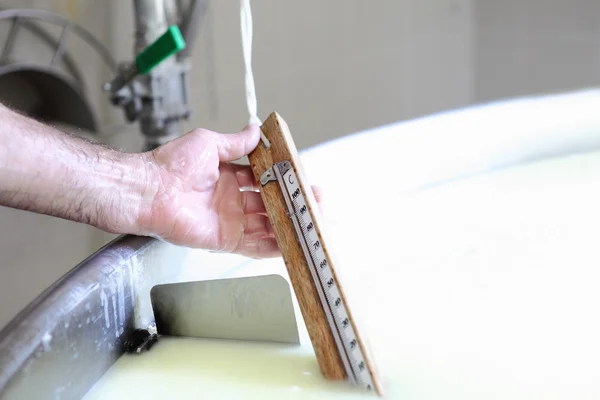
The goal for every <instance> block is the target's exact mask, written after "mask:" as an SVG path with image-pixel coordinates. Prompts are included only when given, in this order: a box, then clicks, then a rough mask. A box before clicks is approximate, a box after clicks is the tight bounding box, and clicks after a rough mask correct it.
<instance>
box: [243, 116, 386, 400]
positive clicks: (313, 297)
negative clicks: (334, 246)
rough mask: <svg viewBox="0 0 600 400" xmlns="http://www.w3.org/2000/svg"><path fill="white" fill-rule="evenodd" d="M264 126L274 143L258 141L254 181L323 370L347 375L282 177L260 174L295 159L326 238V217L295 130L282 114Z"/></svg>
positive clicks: (328, 376)
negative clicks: (263, 181) (306, 170)
mask: <svg viewBox="0 0 600 400" xmlns="http://www.w3.org/2000/svg"><path fill="white" fill-rule="evenodd" d="M261 130H262V133H263V134H264V136H265V137H266V138H267V139H268V141H269V142H270V146H269V147H268V148H267V146H265V144H264V143H263V142H261V143H259V144H258V146H257V147H256V149H255V150H254V151H253V152H252V153H250V154H249V155H248V158H249V160H250V166H251V168H252V171H253V174H254V178H255V180H256V182H258V185H259V188H260V193H261V197H262V200H263V202H264V204H265V208H266V210H267V215H268V217H269V220H270V222H271V225H272V226H273V230H274V232H275V237H276V239H277V244H278V245H279V248H280V250H281V253H282V256H283V260H284V262H285V265H286V268H287V270H288V274H289V276H290V281H291V282H292V286H293V288H294V292H295V293H296V297H297V299H298V303H299V306H300V310H301V312H302V316H303V317H304V322H305V324H306V328H307V330H308V334H309V336H310V340H311V342H312V345H313V348H314V351H315V355H316V358H317V362H318V364H319V367H320V369H321V372H322V374H323V376H324V377H325V378H326V379H329V380H344V379H346V378H347V377H348V376H347V373H346V369H345V367H344V363H343V361H342V358H341V356H340V353H339V350H338V347H337V344H336V340H335V338H334V335H333V334H332V331H331V327H330V324H329V322H328V319H327V314H326V311H325V305H323V304H322V303H321V299H320V297H319V292H318V290H317V287H316V283H315V280H314V278H313V275H312V273H311V269H310V268H311V266H310V265H309V263H308V261H307V259H306V256H305V253H304V252H303V250H302V247H301V245H300V242H299V240H302V239H301V238H298V237H297V233H296V230H295V229H294V224H293V221H292V219H291V218H295V217H294V216H290V215H289V212H288V207H287V205H286V201H285V198H284V194H283V193H282V190H281V188H280V186H279V185H278V184H277V182H270V183H267V184H265V185H264V186H263V185H261V184H260V182H261V176H262V175H263V173H265V172H266V171H267V170H269V169H270V168H272V167H274V165H275V163H278V162H282V161H289V162H290V163H291V166H292V168H293V169H294V172H295V174H296V177H297V179H298V181H299V185H300V189H301V190H302V193H303V195H304V199H305V202H306V205H307V206H308V209H309V212H310V216H311V217H312V221H313V222H314V225H315V229H316V230H317V232H318V233H319V236H320V237H321V239H322V242H323V241H325V238H324V237H323V234H322V233H323V232H322V230H321V228H320V226H321V221H320V219H319V214H318V212H315V211H318V205H317V202H316V200H315V198H314V195H313V192H312V189H311V187H310V186H309V185H308V184H307V179H306V176H305V174H304V171H303V169H302V164H301V163H300V158H299V156H298V151H297V149H296V145H295V144H294V141H293V139H292V135H291V133H290V130H289V128H288V126H287V124H286V122H285V121H284V120H283V118H281V116H279V115H278V114H277V113H272V114H271V115H269V117H268V118H267V119H266V120H265V121H264V123H263V125H262V126H261ZM322 245H323V251H324V252H325V254H326V256H327V258H328V260H329V267H330V268H331V272H332V274H333V277H334V279H335V280H336V282H337V284H338V290H339V293H340V295H341V297H342V300H343V301H344V303H345V305H346V310H347V314H348V317H349V319H350V323H351V324H352V325H353V327H354V332H355V335H356V338H357V339H358V342H359V345H360V347H361V349H362V352H363V355H364V357H365V361H366V363H367V366H368V368H369V371H370V372H371V378H372V381H373V384H374V389H375V392H376V393H377V394H379V395H381V384H380V382H379V379H378V377H377V376H376V369H375V365H374V363H373V362H372V358H371V357H370V355H369V354H368V352H367V349H366V347H365V344H364V341H363V340H361V338H360V335H359V332H358V330H357V327H356V323H355V320H354V319H353V318H352V314H351V313H350V309H349V308H348V303H347V300H346V296H345V295H344V292H343V288H342V285H341V283H340V280H339V276H338V275H337V274H336V273H335V269H334V265H332V264H333V260H332V258H331V257H330V254H329V252H328V249H327V247H326V244H325V243H322Z"/></svg>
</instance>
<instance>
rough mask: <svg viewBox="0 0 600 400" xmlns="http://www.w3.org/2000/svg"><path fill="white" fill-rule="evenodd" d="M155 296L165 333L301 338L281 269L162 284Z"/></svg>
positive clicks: (160, 328) (160, 330) (158, 324)
mask: <svg viewBox="0 0 600 400" xmlns="http://www.w3.org/2000/svg"><path fill="white" fill-rule="evenodd" d="M150 297H151V301H152V308H153V311H154V317H155V320H156V327H157V330H158V333H159V334H161V335H170V336H191V337H201V338H216V339H237V340H251V341H265V342H283V343H296V344H299V343H300V338H299V334H298V325H297V322H296V316H295V313H294V305H293V303H292V294H291V290H290V285H289V283H288V282H287V280H286V279H285V278H283V277H282V276H280V275H264V276H253V277H243V278H228V279H216V280H207V281H198V282H184V283H170V284H163V285H156V286H154V287H153V288H152V290H151V292H150Z"/></svg>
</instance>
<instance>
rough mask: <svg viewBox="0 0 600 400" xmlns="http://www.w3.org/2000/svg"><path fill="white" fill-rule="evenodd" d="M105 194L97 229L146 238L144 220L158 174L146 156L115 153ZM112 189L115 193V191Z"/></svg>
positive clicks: (102, 197) (148, 156)
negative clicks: (102, 213)
mask: <svg viewBox="0 0 600 400" xmlns="http://www.w3.org/2000/svg"><path fill="white" fill-rule="evenodd" d="M109 168H110V169H111V173H110V175H109V176H110V177H111V178H110V179H111V180H112V181H113V182H109V184H108V191H107V193H104V195H103V196H100V199H101V200H100V201H101V202H102V203H103V204H99V205H98V209H99V210H104V215H99V218H98V223H97V224H96V226H97V227H98V228H100V229H103V230H106V231H108V232H112V233H119V234H133V235H148V234H150V233H151V232H149V231H148V230H147V227H146V222H145V221H146V220H147V216H148V215H149V213H150V210H151V208H152V203H153V199H154V196H155V193H156V191H157V182H158V179H157V172H156V168H155V165H154V163H153V162H152V159H151V155H150V154H149V153H133V154H132V153H117V154H116V155H115V158H114V160H113V165H112V166H110V167H109ZM115 186H116V188H117V190H115Z"/></svg>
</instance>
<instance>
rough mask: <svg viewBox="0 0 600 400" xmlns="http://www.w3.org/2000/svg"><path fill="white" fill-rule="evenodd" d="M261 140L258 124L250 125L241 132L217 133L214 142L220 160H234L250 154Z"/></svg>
mask: <svg viewBox="0 0 600 400" xmlns="http://www.w3.org/2000/svg"><path fill="white" fill-rule="evenodd" d="M259 140H260V128H259V127H258V126H257V125H249V126H248V127H246V129H244V130H243V131H241V132H239V133H233V134H217V135H216V136H215V140H214V143H215V144H216V146H217V152H218V153H219V160H220V161H233V160H237V159H238V158H242V157H243V156H245V155H248V153H250V152H251V151H252V150H254V149H255V148H256V146H257V145H258V142H259Z"/></svg>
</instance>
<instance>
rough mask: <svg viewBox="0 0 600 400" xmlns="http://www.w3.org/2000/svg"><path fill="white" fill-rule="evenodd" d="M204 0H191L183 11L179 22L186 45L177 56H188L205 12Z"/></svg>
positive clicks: (181, 57)
mask: <svg viewBox="0 0 600 400" xmlns="http://www.w3.org/2000/svg"><path fill="white" fill-rule="evenodd" d="M206 8H207V6H206V2H205V1H203V0H191V2H190V5H189V8H188V10H187V11H186V12H185V13H184V15H185V19H184V20H183V21H182V22H181V27H180V29H181V34H182V35H183V39H184V40H185V42H186V47H185V49H183V50H182V51H181V52H180V53H179V55H178V57H179V58H180V59H185V58H187V57H189V56H190V54H191V51H192V47H193V46H194V41H195V40H196V36H197V34H198V28H199V26H200V21H201V20H202V17H204V15H205V14H206Z"/></svg>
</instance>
